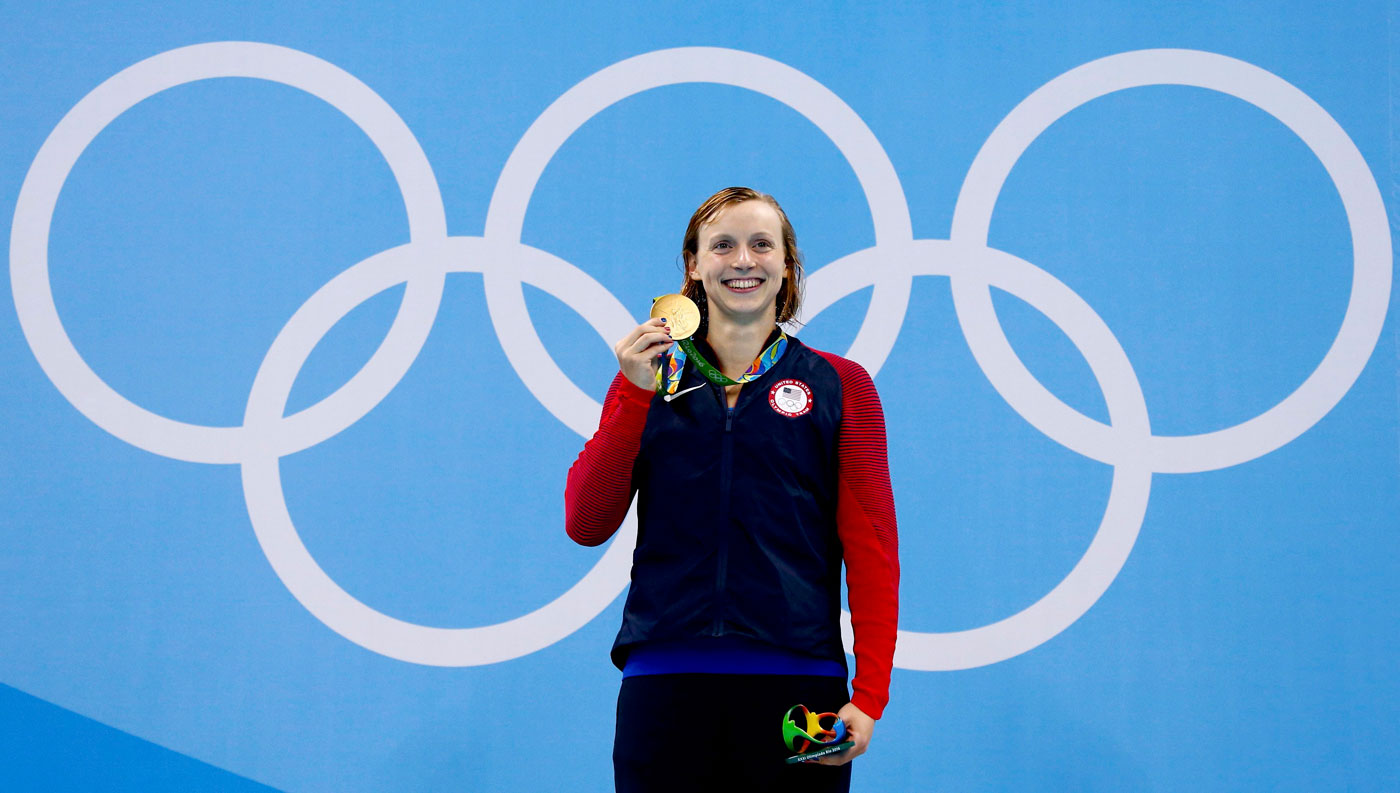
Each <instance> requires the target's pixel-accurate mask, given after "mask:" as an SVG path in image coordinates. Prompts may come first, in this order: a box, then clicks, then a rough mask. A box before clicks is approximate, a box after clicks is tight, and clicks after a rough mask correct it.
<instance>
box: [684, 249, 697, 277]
mask: <svg viewBox="0 0 1400 793" xmlns="http://www.w3.org/2000/svg"><path fill="white" fill-rule="evenodd" d="M685 275H686V277H687V278H689V279H691V280H692V281H699V280H700V273H698V272H696V271H695V254H693V253H691V252H689V251H686V254H685Z"/></svg>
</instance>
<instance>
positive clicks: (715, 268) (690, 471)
mask: <svg viewBox="0 0 1400 793" xmlns="http://www.w3.org/2000/svg"><path fill="white" fill-rule="evenodd" d="M683 256H684V260H685V283H684V285H683V287H682V293H683V294H685V295H687V296H689V297H691V299H693V300H694V301H695V302H696V304H697V305H698V306H699V307H700V313H701V326H700V329H699V330H698V331H697V332H696V334H695V339H694V341H695V344H694V347H693V348H692V349H693V350H694V351H695V352H696V353H698V355H687V354H686V353H685V351H684V350H682V349H681V348H680V347H679V346H678V345H673V343H672V340H671V337H670V329H669V327H668V326H667V325H666V323H665V319H666V318H664V317H661V318H655V319H652V320H650V321H648V322H644V323H642V324H641V325H638V326H637V327H636V328H635V329H634V330H633V331H632V332H631V333H629V334H628V335H627V336H626V337H624V338H623V339H621V340H620V341H619V342H618V343H617V344H616V345H615V346H614V352H615V353H616V354H617V360H618V369H619V371H618V374H617V376H616V377H615V378H614V379H613V382H612V386H611V387H610V388H609V389H608V394H607V398H606V399H605V400H604V403H603V415H602V419H601V420H600V422H599V426H598V431H597V433H596V434H595V435H594V436H593V438H592V439H590V440H589V441H588V442H587V443H586V444H585V445H584V449H583V452H582V453H581V454H580V455H579V459H578V461H577V462H575V463H574V465H573V467H572V468H571V469H570V470H569V478H568V485H567V488H566V490H565V511H566V521H567V530H568V534H569V536H570V537H571V538H573V539H574V540H575V541H577V542H579V543H581V544H583V545H598V544H600V543H602V542H605V541H606V540H607V539H608V538H609V537H611V536H612V534H613V532H614V531H616V529H617V527H618V525H619V524H620V523H621V522H622V519H623V517H624V516H625V515H626V513H627V509H628V506H629V505H630V504H631V501H632V496H633V494H634V493H635V494H637V496H638V510H637V514H638V531H637V549H636V552H635V553H634V555H633V565H632V585H631V589H630V590H629V592H628V596H627V602H626V606H625V607H624V611H623V619H622V629H621V630H620V631H619V632H618V636H617V640H616V642H615V643H614V645H613V650H612V659H613V662H614V663H615V664H617V666H618V668H620V669H622V670H623V681H622V689H621V691H620V693H619V695H618V708H617V734H616V737H615V741H614V748H613V764H614V771H615V777H616V782H617V789H618V790H619V791H632V790H648V791H650V790H668V791H670V790H684V789H696V790H700V789H704V790H714V789H717V788H715V785H728V787H726V788H718V789H739V790H760V789H766V787H767V786H768V785H779V784H781V785H784V786H786V785H787V784H788V783H789V782H798V783H800V784H802V785H803V786H804V787H803V789H804V790H810V791H818V790H840V791H844V790H848V789H849V786H850V768H851V767H850V765H849V763H850V761H851V760H852V759H854V758H855V757H856V756H858V755H860V754H861V753H863V752H864V751H865V750H866V748H867V747H868V746H869V744H870V738H871V734H872V731H873V729H874V725H875V719H878V718H879V717H880V716H881V714H882V712H883V710H884V707H885V704H886V702H887V701H888V699H889V693H888V692H889V677H890V666H891V663H892V660H893V656H894V643H895V632H896V622H897V620H896V616H897V610H898V587H899V560H898V541H897V532H896V527H895V515H894V500H893V497H892V495H891V491H890V483H889V473H888V469H887V466H886V456H885V432H884V417H883V414H882V412H881V409H880V402H879V398H878V397H877V395H876V393H875V388H874V385H873V384H872V383H871V380H870V376H869V375H868V374H866V372H865V370H864V369H862V368H861V367H860V366H859V365H858V364H855V363H853V362H851V361H848V360H846V359H844V358H841V357H839V356H836V355H831V354H829V353H824V352H818V351H816V350H812V349H811V348H809V347H807V346H805V345H803V344H802V343H801V342H799V341H798V340H797V339H796V338H793V337H790V336H787V335H786V334H785V333H783V331H782V330H781V329H780V328H779V327H778V323H781V322H785V321H787V320H789V319H792V318H793V316H794V315H795V314H796V313H797V309H798V306H799V303H800V300H801V286H802V277H803V274H802V263H801V259H800V256H799V254H798V251H797V240H796V236H795V234H794V233H793V230H792V225H791V224H790V223H789V222H788V219H787V215H786V214H785V213H784V212H783V210H782V208H781V207H780V206H778V203H777V202H776V201H774V200H773V198H772V197H770V196H767V195H763V194H761V193H758V192H756V191H754V190H751V189H748V188H744V187H731V188H726V189H724V190H721V191H719V192H718V193H716V194H714V195H713V196H711V197H710V198H709V199H707V200H706V201H705V202H704V203H703V204H701V205H700V208H699V209H697V210H696V211H695V214H694V215H693V216H692V217H691V219H690V225H689V227H688V228H687V229H686V234H685V240H684V243H683ZM716 370H717V371H716ZM721 374H722V375H723V376H720V375H721ZM726 379H727V380H728V381H730V382H732V383H734V384H733V385H722V383H723V382H725V380H726ZM843 562H844V563H845V565H846V578H847V585H848V591H849V600H850V607H851V614H852V622H853V626H854V630H855V648H854V651H855V656H856V676H855V679H854V681H853V688H854V692H855V693H854V694H853V695H849V696H848V694H847V688H846V674H847V669H846V656H845V652H844V651H843V649H842V645H841V632H840V613H841V597H840V581H841V565H842V563H843ZM797 704H803V705H806V706H807V707H808V708H809V709H812V710H814V711H836V712H837V713H838V714H839V715H840V716H841V718H842V719H843V720H844V721H845V722H846V725H847V726H848V728H849V732H850V736H851V737H850V739H851V740H853V741H854V742H855V745H854V746H853V747H851V748H850V749H847V750H846V751H844V752H841V753H839V754H835V755H829V756H827V757H823V758H821V759H820V760H819V761H817V762H815V763H801V764H786V763H784V762H783V760H784V759H785V758H786V757H787V756H788V755H789V752H788V750H787V749H786V748H785V747H784V746H783V744H782V740H781V734H780V731H779V727H780V726H781V717H782V715H783V714H784V713H785V712H786V711H787V709H788V708H790V707H792V706H793V705H797Z"/></svg>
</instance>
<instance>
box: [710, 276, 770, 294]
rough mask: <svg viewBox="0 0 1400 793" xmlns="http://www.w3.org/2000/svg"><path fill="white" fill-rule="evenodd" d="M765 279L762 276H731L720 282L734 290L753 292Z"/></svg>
mask: <svg viewBox="0 0 1400 793" xmlns="http://www.w3.org/2000/svg"><path fill="white" fill-rule="evenodd" d="M763 280H764V279H762V278H731V279H729V280H727V281H721V282H720V283H722V284H724V285H725V286H727V287H729V289H730V290H731V291H734V292H752V291H753V290H755V289H757V288H758V287H759V286H760V285H761V284H762V283H763Z"/></svg>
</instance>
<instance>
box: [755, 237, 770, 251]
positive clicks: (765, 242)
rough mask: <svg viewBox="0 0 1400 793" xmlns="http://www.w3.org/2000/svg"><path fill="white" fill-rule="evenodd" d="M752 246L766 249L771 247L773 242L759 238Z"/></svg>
mask: <svg viewBox="0 0 1400 793" xmlns="http://www.w3.org/2000/svg"><path fill="white" fill-rule="evenodd" d="M754 246H755V247H757V248H762V249H763V250H765V251H766V250H771V249H772V247H773V243H771V242H769V241H768V240H759V241H758V242H755V243H754Z"/></svg>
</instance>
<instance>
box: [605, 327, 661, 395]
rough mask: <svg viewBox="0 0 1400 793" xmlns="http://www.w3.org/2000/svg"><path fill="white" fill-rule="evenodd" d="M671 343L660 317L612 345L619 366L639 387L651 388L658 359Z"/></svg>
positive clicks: (637, 328) (633, 330) (636, 328)
mask: <svg viewBox="0 0 1400 793" xmlns="http://www.w3.org/2000/svg"><path fill="white" fill-rule="evenodd" d="M670 346H671V334H670V330H669V329H667V328H666V326H665V323H664V322H663V321H662V319H661V318H660V317H656V318H653V319H649V320H647V321H646V322H643V323H642V324H640V325H638V326H637V327H635V328H633V329H632V331H631V332H630V333H628V334H627V335H626V336H623V337H622V338H621V339H619V340H618V342H617V344H614V345H613V353H614V354H615V355H617V364H618V368H619V369H620V370H621V371H622V374H623V375H624V376H625V377H626V378H627V379H628V380H630V381H632V383H633V384H634V385H636V386H637V387H638V388H650V387H651V385H650V384H651V382H652V379H653V378H654V376H655V374H656V368H657V366H658V365H659V360H658V359H659V358H660V357H661V356H662V355H664V354H665V352H666V349H667V348H668V347H670Z"/></svg>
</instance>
